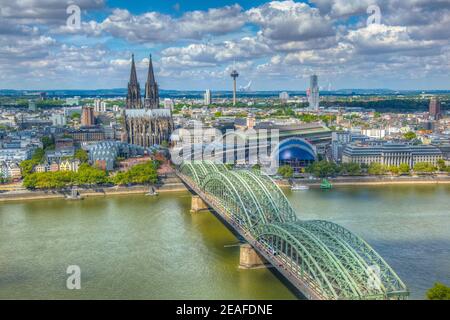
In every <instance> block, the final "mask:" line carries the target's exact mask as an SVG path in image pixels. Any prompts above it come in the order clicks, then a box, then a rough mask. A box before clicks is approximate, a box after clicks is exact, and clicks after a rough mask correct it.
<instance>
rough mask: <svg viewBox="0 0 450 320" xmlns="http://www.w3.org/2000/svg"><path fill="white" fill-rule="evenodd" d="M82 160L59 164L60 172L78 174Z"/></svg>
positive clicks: (64, 161)
mask: <svg viewBox="0 0 450 320" xmlns="http://www.w3.org/2000/svg"><path fill="white" fill-rule="evenodd" d="M80 164H81V162H80V160H78V159H73V160H63V161H61V163H60V164H59V170H60V171H72V172H78V169H79V168H80Z"/></svg>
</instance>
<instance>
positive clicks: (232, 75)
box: [231, 69, 239, 106]
mask: <svg viewBox="0 0 450 320" xmlns="http://www.w3.org/2000/svg"><path fill="white" fill-rule="evenodd" d="M231 77H232V78H233V106H235V105H236V79H237V77H239V73H238V72H237V71H236V69H234V70H233V72H231Z"/></svg>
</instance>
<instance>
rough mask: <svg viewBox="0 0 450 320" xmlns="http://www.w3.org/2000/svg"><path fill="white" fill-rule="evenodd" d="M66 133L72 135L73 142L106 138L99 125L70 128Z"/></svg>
mask: <svg viewBox="0 0 450 320" xmlns="http://www.w3.org/2000/svg"><path fill="white" fill-rule="evenodd" d="M67 134H68V135H70V136H71V137H72V139H73V141H74V142H75V143H82V142H94V141H103V140H105V138H106V136H105V131H104V130H103V129H102V128H99V127H91V128H81V129H79V130H71V131H69V132H68V133H67Z"/></svg>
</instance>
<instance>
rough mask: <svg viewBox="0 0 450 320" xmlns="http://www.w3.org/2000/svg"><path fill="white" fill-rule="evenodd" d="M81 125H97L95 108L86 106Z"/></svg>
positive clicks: (82, 113) (83, 110)
mask: <svg viewBox="0 0 450 320" xmlns="http://www.w3.org/2000/svg"><path fill="white" fill-rule="evenodd" d="M81 125H82V126H83V127H92V126H94V125H95V117H94V108H93V107H90V106H85V107H83V109H82V112H81Z"/></svg>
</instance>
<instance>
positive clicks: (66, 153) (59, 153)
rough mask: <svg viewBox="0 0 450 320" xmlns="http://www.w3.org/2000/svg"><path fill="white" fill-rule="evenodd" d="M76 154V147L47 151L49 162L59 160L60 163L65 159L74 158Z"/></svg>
mask: <svg viewBox="0 0 450 320" xmlns="http://www.w3.org/2000/svg"><path fill="white" fill-rule="evenodd" d="M74 155H75V148H73V147H72V148H60V149H56V150H48V151H46V152H45V158H46V160H47V162H49V163H52V162H58V163H60V162H61V161H63V160H64V159H67V158H73V156H74Z"/></svg>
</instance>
